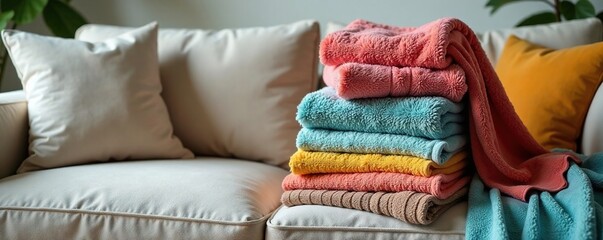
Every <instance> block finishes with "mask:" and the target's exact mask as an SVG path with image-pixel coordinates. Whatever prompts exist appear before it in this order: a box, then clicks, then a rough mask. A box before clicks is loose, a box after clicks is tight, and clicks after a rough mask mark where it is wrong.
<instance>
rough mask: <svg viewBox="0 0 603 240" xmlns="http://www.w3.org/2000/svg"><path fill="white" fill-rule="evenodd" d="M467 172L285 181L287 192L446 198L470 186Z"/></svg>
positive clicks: (345, 175)
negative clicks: (410, 193)
mask: <svg viewBox="0 0 603 240" xmlns="http://www.w3.org/2000/svg"><path fill="white" fill-rule="evenodd" d="M469 180H470V177H469V176H467V175H465V173H464V171H458V172H454V173H451V174H438V175H434V176H431V177H419V176H414V175H408V174H402V173H383V172H382V173H379V172H372V173H326V174H306V175H295V174H289V175H287V177H285V179H284V180H283V184H282V185H283V189H284V190H285V191H291V190H299V189H319V190H344V191H358V192H402V191H414V192H422V193H427V194H431V195H433V196H435V197H437V198H439V199H446V198H449V197H450V196H452V195H453V194H454V193H455V192H457V191H459V190H460V189H461V188H463V187H465V186H466V185H467V184H468V183H469Z"/></svg>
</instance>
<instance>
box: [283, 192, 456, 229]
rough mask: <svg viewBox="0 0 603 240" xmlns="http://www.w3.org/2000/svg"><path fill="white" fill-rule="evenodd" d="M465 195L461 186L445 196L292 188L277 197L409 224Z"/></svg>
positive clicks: (290, 203) (431, 217) (428, 217)
mask: <svg viewBox="0 0 603 240" xmlns="http://www.w3.org/2000/svg"><path fill="white" fill-rule="evenodd" d="M466 194H467V188H462V189H461V190H459V191H457V192H456V193H455V194H453V195H452V196H450V197H449V198H447V199H438V198H436V197H435V196H433V195H429V194H425V193H418V192H412V191H403V192H397V193H385V192H348V191H328V190H292V191H286V192H284V193H283V195H282V196H281V202H283V204H285V205H286V206H297V205H324V206H333V207H341V208H349V209H356V210H360V211H367V212H373V213H376V214H381V215H385V216H390V217H394V218H397V219H400V220H402V221H404V222H407V223H411V224H421V225H427V224H430V223H432V222H433V221H434V220H436V219H437V218H438V217H439V216H440V215H441V214H442V213H443V212H444V211H446V210H447V209H448V208H450V207H451V206H453V205H454V204H455V203H457V202H458V201H459V200H461V199H462V198H463V197H464V196H465V195H466Z"/></svg>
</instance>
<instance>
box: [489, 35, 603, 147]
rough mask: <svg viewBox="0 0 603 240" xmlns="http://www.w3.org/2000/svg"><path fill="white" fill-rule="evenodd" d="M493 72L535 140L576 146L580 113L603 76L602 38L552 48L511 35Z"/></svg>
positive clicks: (584, 111)
mask: <svg viewBox="0 0 603 240" xmlns="http://www.w3.org/2000/svg"><path fill="white" fill-rule="evenodd" d="M496 72H497V73H498V76H499V78H500V80H501V82H502V84H503V86H504V88H505V91H506V92H507V96H509V100H511V103H512V104H513V106H514V107H515V111H516V112H517V114H518V115H519V118H520V119H521V120H522V122H523V123H524V125H525V126H526V127H527V128H528V131H529V132H530V134H532V136H533V137H534V139H536V141H537V142H538V143H540V144H541V145H542V146H543V147H545V148H546V149H554V148H564V149H571V150H573V151H576V150H577V144H578V140H579V137H580V135H581V134H582V127H583V124H584V118H585V117H586V114H587V112H588V108H589V106H590V103H591V101H592V99H593V97H594V95H595V92H596V91H597V88H598V87H599V86H600V84H601V81H603V43H594V44H589V45H581V46H577V47H572V48H565V49H559V50H555V49H551V48H546V47H542V46H540V45H537V44H533V43H531V42H529V41H525V40H522V39H520V38H517V37H515V36H511V37H509V40H508V41H507V44H506V45H505V49H504V50H503V52H502V55H501V57H500V59H499V61H498V64H497V65H496Z"/></svg>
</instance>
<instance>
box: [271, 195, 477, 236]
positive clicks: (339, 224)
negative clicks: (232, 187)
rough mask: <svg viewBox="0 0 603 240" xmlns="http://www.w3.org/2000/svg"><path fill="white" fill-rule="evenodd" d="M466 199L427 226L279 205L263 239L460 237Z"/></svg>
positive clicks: (332, 209)
mask: <svg viewBox="0 0 603 240" xmlns="http://www.w3.org/2000/svg"><path fill="white" fill-rule="evenodd" d="M466 214H467V202H461V203H458V204H456V205H454V206H453V207H452V208H450V209H448V211H446V212H444V213H443V214H442V215H441V216H440V218H439V219H438V220H436V221H435V222H434V223H432V224H430V225H428V226H421V225H414V224H408V223H405V222H402V221H400V220H398V219H395V218H391V217H386V216H383V215H377V214H373V213H369V212H364V211H358V210H352V209H345V208H337V207H328V206H319V205H304V206H295V207H285V206H283V207H281V208H279V209H278V211H277V212H276V213H274V214H273V215H272V217H270V219H269V220H268V222H267V229H266V239H270V240H277V239H278V240H285V239H287V240H288V239H383V240H386V239H464V232H465V221H466V220H465V219H466Z"/></svg>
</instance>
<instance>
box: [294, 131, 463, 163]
mask: <svg viewBox="0 0 603 240" xmlns="http://www.w3.org/2000/svg"><path fill="white" fill-rule="evenodd" d="M465 144H467V138H466V136H463V135H453V136H451V137H447V138H445V139H442V140H438V139H435V140H432V139H426V138H422V137H414V136H408V135H400V134H387V133H365V132H352V131H335V130H325V129H308V128H302V130H301V131H299V134H297V148H299V149H302V150H306V151H319V152H345V153H378V154H396V155H410V156H416V157H421V158H425V159H430V160H433V161H434V162H436V163H438V164H444V163H445V162H446V161H447V160H448V159H449V158H450V157H451V156H452V155H454V154H455V153H457V152H459V151H460V150H462V149H463V147H464V146H465Z"/></svg>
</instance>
